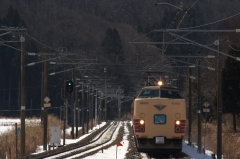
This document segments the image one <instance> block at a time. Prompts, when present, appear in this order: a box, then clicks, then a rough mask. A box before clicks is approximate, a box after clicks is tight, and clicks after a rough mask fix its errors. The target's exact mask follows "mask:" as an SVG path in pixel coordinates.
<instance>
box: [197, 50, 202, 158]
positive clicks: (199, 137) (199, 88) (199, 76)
mask: <svg viewBox="0 0 240 159" xmlns="http://www.w3.org/2000/svg"><path fill="white" fill-rule="evenodd" d="M198 55H200V52H198ZM198 65H200V59H198ZM201 112H202V108H201V68H200V67H198V153H201V152H202V133H201V132H202V129H201V128H202V125H201V124H202V123H201V121H202V120H201V115H202V113H201Z"/></svg>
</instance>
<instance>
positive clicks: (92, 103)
mask: <svg viewBox="0 0 240 159" xmlns="http://www.w3.org/2000/svg"><path fill="white" fill-rule="evenodd" d="M93 99H94V85H92V100H91V101H92V102H91V130H92V129H93V105H94V100H93Z"/></svg>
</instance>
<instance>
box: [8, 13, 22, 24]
mask: <svg viewBox="0 0 240 159" xmlns="http://www.w3.org/2000/svg"><path fill="white" fill-rule="evenodd" d="M20 21H21V19H20V16H19V13H18V11H17V10H16V9H14V11H13V14H12V17H11V21H10V24H9V26H11V27H17V26H18V24H19V23H20Z"/></svg>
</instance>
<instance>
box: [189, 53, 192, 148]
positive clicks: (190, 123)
mask: <svg viewBox="0 0 240 159" xmlns="http://www.w3.org/2000/svg"><path fill="white" fill-rule="evenodd" d="M190 55H191V51H189V56H190ZM188 62H189V63H190V57H189V58H188ZM191 75H192V70H191V68H190V67H189V77H190V76H191ZM188 80H189V84H188V85H189V86H188V89H189V90H188V93H189V97H188V98H189V102H188V145H190V146H191V145H192V79H191V78H188Z"/></svg>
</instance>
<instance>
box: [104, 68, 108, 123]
mask: <svg viewBox="0 0 240 159" xmlns="http://www.w3.org/2000/svg"><path fill="white" fill-rule="evenodd" d="M104 73H105V79H104V91H105V93H104V97H105V100H104V120H105V121H107V84H106V73H107V68H106V67H104Z"/></svg>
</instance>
